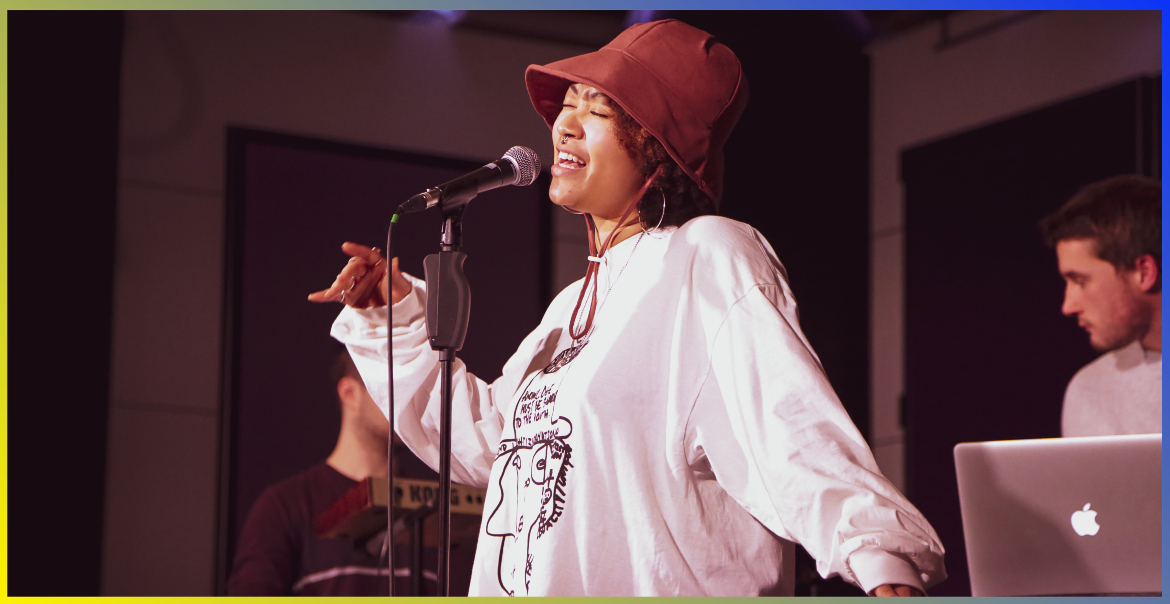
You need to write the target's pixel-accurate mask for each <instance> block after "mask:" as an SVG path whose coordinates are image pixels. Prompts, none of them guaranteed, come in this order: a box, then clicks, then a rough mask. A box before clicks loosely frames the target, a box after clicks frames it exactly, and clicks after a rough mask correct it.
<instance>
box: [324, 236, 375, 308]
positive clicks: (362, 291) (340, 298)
mask: <svg viewBox="0 0 1170 604" xmlns="http://www.w3.org/2000/svg"><path fill="white" fill-rule="evenodd" d="M341 250H342V251H343V252H345V253H346V254H348V255H349V256H350V259H349V262H347V263H346V264H345V266H344V267H342V269H341V272H339V273H337V277H336V278H335V279H334V280H333V283H332V284H331V285H330V286H329V287H328V288H326V289H323V290H321V291H317V292H313V293H311V294H309V298H308V299H309V301H310V302H318V303H320V302H342V303H344V304H348V305H349V306H353V307H355V308H367V307H368V306H370V305H371V301H374V302H375V303H379V302H378V300H379V299H383V300H384V297H382V296H373V295H371V294H372V293H375V292H376V288H377V284H378V282H379V281H380V280H381V278H382V275H384V274H385V273H386V268H385V262H386V261H385V259H384V258H382V251H381V250H379V249H378V248H376V247H366V246H364V245H361V244H360V243H353V242H349V241H347V242H345V243H344V244H342V246H341ZM380 303H382V304H384V302H380Z"/></svg>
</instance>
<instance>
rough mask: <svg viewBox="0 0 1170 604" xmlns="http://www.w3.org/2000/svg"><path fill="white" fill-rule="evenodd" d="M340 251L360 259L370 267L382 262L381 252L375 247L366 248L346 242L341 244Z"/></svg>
mask: <svg viewBox="0 0 1170 604" xmlns="http://www.w3.org/2000/svg"><path fill="white" fill-rule="evenodd" d="M341 251H343V252H345V253H346V254H349V255H350V256H353V257H354V258H359V259H361V260H362V261H364V262H365V263H366V264H368V265H370V266H373V265H375V264H377V263H378V261H379V260H383V258H382V250H380V249H378V248H376V247H366V246H364V245H362V244H360V243H353V242H351V241H346V242H345V243H343V244H341Z"/></svg>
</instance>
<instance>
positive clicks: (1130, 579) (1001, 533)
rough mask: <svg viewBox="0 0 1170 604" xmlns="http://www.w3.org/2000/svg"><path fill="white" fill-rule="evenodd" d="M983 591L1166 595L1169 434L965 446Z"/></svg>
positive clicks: (964, 497) (961, 459)
mask: <svg viewBox="0 0 1170 604" xmlns="http://www.w3.org/2000/svg"><path fill="white" fill-rule="evenodd" d="M955 469H956V472H957V474H958V482H959V503H960V507H961V510H962V515H963V536H964V539H965V540H966V542H967V565H968V570H969V571H970V575H971V592H972V595H975V596H1024V595H1071V594H1122V593H1131V594H1132V593H1136V594H1146V593H1160V592H1161V591H1162V435H1161V434H1142V435H1132V436H1094V437H1083V438H1054V439H1040V440H1014V441H992V442H982V443H962V444H959V445H957V446H956V447H955Z"/></svg>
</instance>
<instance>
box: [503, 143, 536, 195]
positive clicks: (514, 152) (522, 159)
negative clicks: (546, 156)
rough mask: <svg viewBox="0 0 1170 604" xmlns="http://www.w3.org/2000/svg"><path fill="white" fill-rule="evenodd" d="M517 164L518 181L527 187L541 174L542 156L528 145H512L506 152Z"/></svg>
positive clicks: (518, 183) (521, 185) (516, 183)
mask: <svg viewBox="0 0 1170 604" xmlns="http://www.w3.org/2000/svg"><path fill="white" fill-rule="evenodd" d="M504 157H506V158H508V159H510V160H512V163H513V164H514V165H515V166H516V182H514V183H512V184H515V185H517V186H520V187H526V186H528V185H530V184H532V183H533V182H534V181H535V180H536V175H537V174H540V156H539V155H537V154H536V151H533V150H532V149H529V148H528V147H512V148H511V149H508V152H507V153H505V154H504Z"/></svg>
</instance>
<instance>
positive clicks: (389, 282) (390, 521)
mask: <svg viewBox="0 0 1170 604" xmlns="http://www.w3.org/2000/svg"><path fill="white" fill-rule="evenodd" d="M397 222H398V212H395V213H394V216H392V217H391V218H390V226H389V227H388V228H387V229H386V294H385V295H386V354H387V359H386V374H387V379H388V380H389V385H390V390H389V397H390V401H389V404H388V405H387V407H386V408H387V412H386V415H387V420H388V421H389V422H390V436H389V438H387V439H386V488H387V489H388V491H389V492H388V493H387V494H388V498H387V500H386V551H387V557H388V558H389V560H388V564H389V566H390V596H391V597H394V596H395V595H397V594H395V593H394V271H393V270H392V267H391V263H392V262H393V261H394V248H393V247H391V238H390V235H391V234H392V233H393V232H394V225H395V224H396V223H397ZM375 287H376V286H375ZM415 595H422V594H415Z"/></svg>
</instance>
